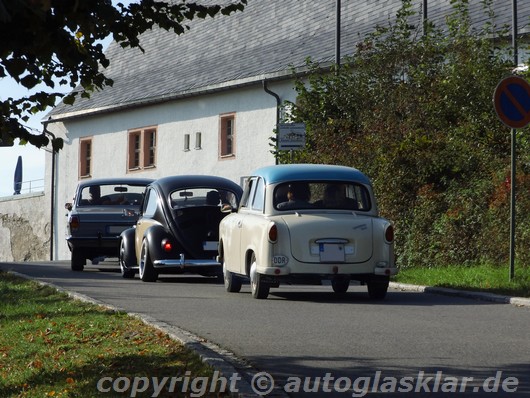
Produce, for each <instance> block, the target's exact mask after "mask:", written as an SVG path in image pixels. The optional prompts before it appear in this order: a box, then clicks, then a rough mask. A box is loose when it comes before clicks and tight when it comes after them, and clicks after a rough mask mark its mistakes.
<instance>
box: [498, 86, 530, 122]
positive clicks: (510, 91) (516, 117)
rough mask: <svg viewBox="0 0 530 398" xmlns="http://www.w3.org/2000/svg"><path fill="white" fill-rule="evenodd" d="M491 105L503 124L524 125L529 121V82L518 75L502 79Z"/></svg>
mask: <svg viewBox="0 0 530 398" xmlns="http://www.w3.org/2000/svg"><path fill="white" fill-rule="evenodd" d="M493 105H494V107H495V112H497V116H499V119H500V120H501V121H502V122H503V123H504V124H505V125H507V126H508V127H511V128H514V129H516V128H522V127H525V126H526V125H527V124H528V123H530V84H528V82H527V81H526V80H525V79H523V78H522V77H519V76H509V77H506V78H504V79H502V80H501V82H500V83H499V84H498V85H497V88H496V89H495V93H494V94H493Z"/></svg>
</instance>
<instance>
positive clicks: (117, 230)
mask: <svg viewBox="0 0 530 398" xmlns="http://www.w3.org/2000/svg"><path fill="white" fill-rule="evenodd" d="M127 228H129V227H128V226H127V225H109V226H108V227H107V233H109V234H112V235H119V234H121V233H122V232H123V231H125V230H126V229H127Z"/></svg>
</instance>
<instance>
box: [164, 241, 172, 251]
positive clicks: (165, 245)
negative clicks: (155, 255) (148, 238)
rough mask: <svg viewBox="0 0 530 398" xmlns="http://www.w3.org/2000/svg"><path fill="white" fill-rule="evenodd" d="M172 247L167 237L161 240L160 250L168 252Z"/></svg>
mask: <svg viewBox="0 0 530 398" xmlns="http://www.w3.org/2000/svg"><path fill="white" fill-rule="evenodd" d="M172 249H173V245H172V244H171V242H170V241H169V240H168V239H164V240H162V250H164V251H165V252H168V253H169V252H170V251H171V250H172Z"/></svg>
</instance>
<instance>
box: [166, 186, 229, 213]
mask: <svg viewBox="0 0 530 398" xmlns="http://www.w3.org/2000/svg"><path fill="white" fill-rule="evenodd" d="M170 201H171V207H172V208H173V209H181V208H185V207H196V206H222V205H224V204H229V205H230V206H232V208H237V205H238V203H237V195H236V194H235V193H234V192H231V191H228V190H224V189H217V188H186V189H179V190H177V191H173V192H172V193H171V195H170Z"/></svg>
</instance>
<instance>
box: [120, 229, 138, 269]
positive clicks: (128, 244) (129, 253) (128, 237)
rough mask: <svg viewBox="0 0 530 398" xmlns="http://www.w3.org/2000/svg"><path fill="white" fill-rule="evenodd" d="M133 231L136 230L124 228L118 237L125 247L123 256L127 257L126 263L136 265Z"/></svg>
mask: <svg viewBox="0 0 530 398" xmlns="http://www.w3.org/2000/svg"><path fill="white" fill-rule="evenodd" d="M135 231H136V230H135V229H134V228H128V229H126V230H125V231H123V232H122V233H121V235H120V239H121V240H122V242H123V245H124V248H125V256H126V258H127V263H128V264H136V265H137V264H138V261H137V259H136V251H135V250H134V236H135Z"/></svg>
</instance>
